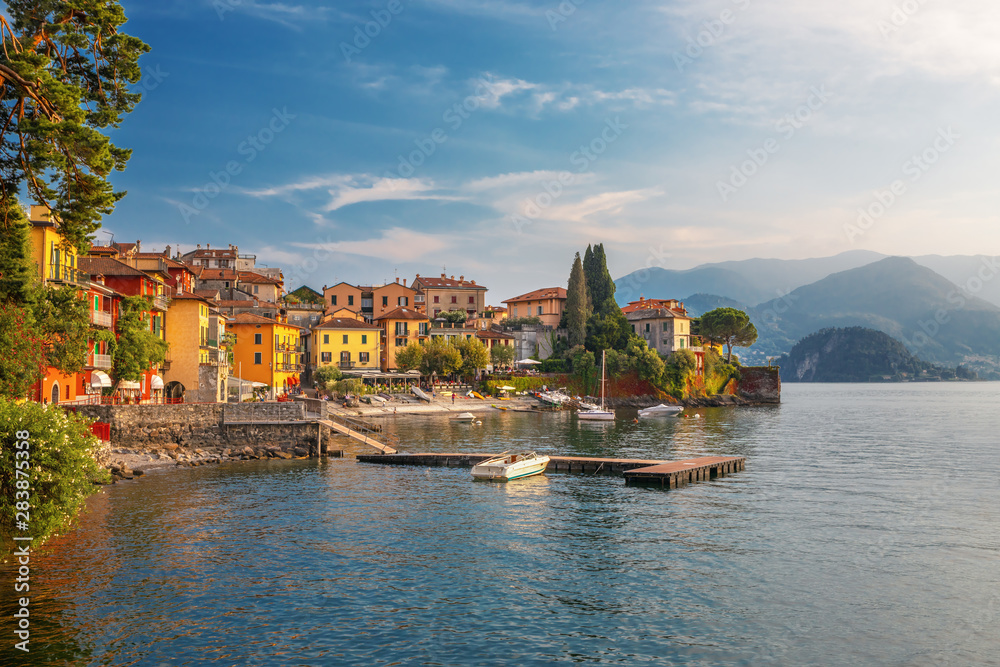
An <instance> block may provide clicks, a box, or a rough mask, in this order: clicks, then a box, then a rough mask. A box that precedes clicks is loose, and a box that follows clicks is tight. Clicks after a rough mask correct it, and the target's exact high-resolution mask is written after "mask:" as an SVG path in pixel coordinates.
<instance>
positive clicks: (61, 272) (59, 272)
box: [49, 264, 90, 284]
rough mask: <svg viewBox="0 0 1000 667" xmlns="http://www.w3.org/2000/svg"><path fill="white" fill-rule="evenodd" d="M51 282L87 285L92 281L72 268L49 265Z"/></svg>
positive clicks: (81, 272)
mask: <svg viewBox="0 0 1000 667" xmlns="http://www.w3.org/2000/svg"><path fill="white" fill-rule="evenodd" d="M49 280H55V281H58V282H63V283H73V284H79V283H86V282H89V281H90V276H89V275H87V274H86V273H84V272H83V271H80V270H79V269H75V268H73V267H71V266H59V265H56V264H49Z"/></svg>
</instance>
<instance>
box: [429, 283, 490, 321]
mask: <svg viewBox="0 0 1000 667" xmlns="http://www.w3.org/2000/svg"><path fill="white" fill-rule="evenodd" d="M413 287H414V288H416V290H417V292H418V296H421V297H423V299H424V301H423V302H422V303H423V308H420V302H416V303H417V308H416V309H417V310H423V312H425V313H427V315H428V317H430V318H431V319H434V318H436V317H438V316H439V315H440V314H441V313H443V312H448V311H449V310H463V311H465V313H466V315H468V317H469V318H475V317H476V315H477V314H478V313H481V312H483V309H484V308H485V307H486V287H485V286H484V285H477V284H476V281H475V280H466V279H465V276H459V277H458V280H456V279H455V276H452V277H451V278H449V277H448V276H447V275H445V274H443V273H442V274H441V277H440V278H429V277H427V276H421V275H420V274H419V273H418V274H417V277H416V278H414V279H413Z"/></svg>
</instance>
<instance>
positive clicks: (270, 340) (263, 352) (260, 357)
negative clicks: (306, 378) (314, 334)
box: [226, 313, 305, 396]
mask: <svg viewBox="0 0 1000 667" xmlns="http://www.w3.org/2000/svg"><path fill="white" fill-rule="evenodd" d="M226 330H227V331H231V332H232V333H234V334H236V344H235V345H233V367H232V370H233V375H234V376H235V377H237V378H240V379H242V380H248V381H250V382H260V383H262V384H265V385H267V386H268V387H271V388H272V390H273V395H274V396H280V395H282V394H285V393H287V392H288V390H289V389H290V388H291V387H294V386H296V385H298V384H299V373H301V372H302V371H303V370H304V368H303V366H302V359H301V355H302V352H303V348H302V344H301V341H300V340H299V339H300V337H301V336H302V335H303V334H304V333H305V331H304V330H302V329H300V328H299V327H297V326H294V325H291V324H287V323H285V322H278V321H276V320H272V319H270V318H267V317H261V316H259V315H252V314H250V313H243V314H240V315H237V316H236V317H233V318H232V319H230V320H228V321H227V322H226Z"/></svg>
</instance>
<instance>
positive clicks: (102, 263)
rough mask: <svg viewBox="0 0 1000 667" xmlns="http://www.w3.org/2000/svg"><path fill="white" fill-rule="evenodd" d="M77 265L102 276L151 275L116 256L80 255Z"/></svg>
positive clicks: (84, 270)
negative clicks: (119, 259)
mask: <svg viewBox="0 0 1000 667" xmlns="http://www.w3.org/2000/svg"><path fill="white" fill-rule="evenodd" d="M77 267H78V268H79V269H80V270H81V271H83V272H84V273H87V274H89V275H92V276H96V275H102V276H142V277H144V278H148V277H149V276H148V275H146V274H145V273H143V272H142V271H140V270H139V269H133V268H132V267H131V266H129V265H128V264H126V263H125V262H120V261H118V260H117V259H115V258H114V257H80V258H79V259H78V260H77Z"/></svg>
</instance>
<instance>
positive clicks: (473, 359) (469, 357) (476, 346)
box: [456, 336, 490, 377]
mask: <svg viewBox="0 0 1000 667" xmlns="http://www.w3.org/2000/svg"><path fill="white" fill-rule="evenodd" d="M456 347H457V348H458V352H459V354H461V355H462V366H461V369H460V370H461V372H462V375H464V376H465V377H474V376H476V375H478V374H479V371H480V370H481V369H483V368H486V364H488V363H490V352H489V350H487V349H486V346H485V345H483V343H482V341H480V340H479V339H478V338H476V337H475V336H473V337H472V338H466V339H464V340H462V341H460V342H459V343H458V345H456Z"/></svg>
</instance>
